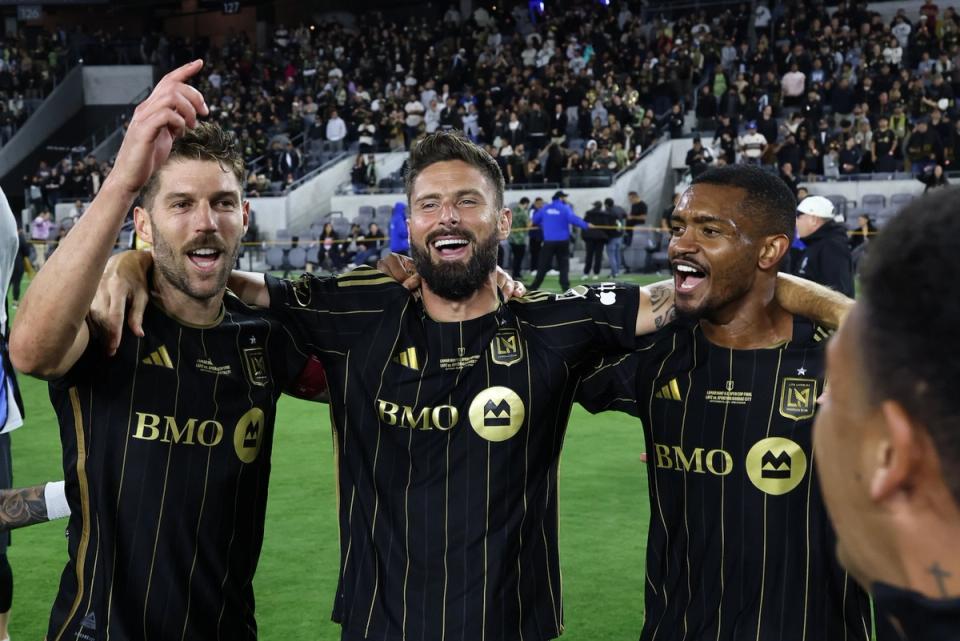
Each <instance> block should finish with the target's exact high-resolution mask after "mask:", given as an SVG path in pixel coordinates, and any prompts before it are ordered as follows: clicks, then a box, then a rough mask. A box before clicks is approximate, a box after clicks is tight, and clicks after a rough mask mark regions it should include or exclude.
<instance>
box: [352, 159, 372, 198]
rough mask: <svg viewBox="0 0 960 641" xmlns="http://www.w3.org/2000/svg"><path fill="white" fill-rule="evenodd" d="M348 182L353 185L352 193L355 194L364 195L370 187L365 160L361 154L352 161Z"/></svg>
mask: <svg viewBox="0 0 960 641" xmlns="http://www.w3.org/2000/svg"><path fill="white" fill-rule="evenodd" d="M350 182H351V183H353V191H354V193H357V194H363V193H366V191H367V188H368V187H369V186H370V184H369V180H368V176H367V158H366V156H364V155H363V154H362V153H360V154H357V157H356V158H355V159H354V161H353V168H352V169H351V170H350ZM374 182H376V181H374Z"/></svg>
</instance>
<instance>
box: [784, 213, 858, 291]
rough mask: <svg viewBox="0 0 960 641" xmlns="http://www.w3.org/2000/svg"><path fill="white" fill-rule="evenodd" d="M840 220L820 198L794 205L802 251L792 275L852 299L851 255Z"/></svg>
mask: <svg viewBox="0 0 960 641" xmlns="http://www.w3.org/2000/svg"><path fill="white" fill-rule="evenodd" d="M837 218H839V219H840V220H839V221H838V220H837ZM842 221H843V218H842V217H838V216H835V212H834V207H833V203H832V202H830V201H829V200H828V199H826V198H824V197H823V196H807V197H806V198H804V199H803V200H802V201H801V202H800V204H799V205H797V236H799V237H800V240H801V241H803V244H804V249H803V252H802V253H801V254H800V256H799V259H798V262H797V263H796V265H795V266H794V267H793V273H794V274H796V275H797V276H802V277H803V278H807V279H809V280H812V281H813V282H815V283H820V284H821V285H826V286H827V287H830V288H831V289H835V290H836V291H838V292H840V293H841V294H845V295H846V296H849V297H851V298H853V255H852V253H851V251H850V244H849V243H848V241H847V230H846V228H845V227H844V226H843V224H842Z"/></svg>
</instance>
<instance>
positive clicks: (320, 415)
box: [9, 277, 656, 641]
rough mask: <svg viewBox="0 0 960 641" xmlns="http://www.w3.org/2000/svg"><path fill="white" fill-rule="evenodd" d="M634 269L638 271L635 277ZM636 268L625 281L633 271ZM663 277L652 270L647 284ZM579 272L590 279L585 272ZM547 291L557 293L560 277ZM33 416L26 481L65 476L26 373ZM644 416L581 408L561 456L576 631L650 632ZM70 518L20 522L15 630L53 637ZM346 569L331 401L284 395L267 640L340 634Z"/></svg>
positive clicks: (266, 565) (36, 388)
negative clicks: (338, 608)
mask: <svg viewBox="0 0 960 641" xmlns="http://www.w3.org/2000/svg"><path fill="white" fill-rule="evenodd" d="M627 278H629V277H627ZM627 278H625V279H624V280H626V279H627ZM650 280H656V279H651V278H644V279H642V282H649V281H650ZM572 282H573V283H574V284H577V283H579V282H580V280H579V278H578V277H574V278H572ZM544 289H552V290H554V291H558V289H559V287H558V286H557V285H556V278H555V277H551V278H550V279H549V280H548V281H547V283H546V284H545V287H544ZM21 384H22V387H23V391H24V398H25V402H26V411H27V420H26V424H25V425H24V426H23V427H22V428H20V429H19V430H17V431H15V432H14V433H13V435H12V442H13V460H14V481H15V483H16V485H18V486H25V485H32V484H36V483H41V482H44V481H47V480H56V479H60V478H62V475H63V473H62V471H61V458H60V456H61V455H60V443H59V435H58V429H57V425H56V420H55V418H54V414H53V410H52V408H51V407H50V404H49V400H48V396H47V389H46V384H45V383H43V382H41V381H37V380H34V379H30V378H27V377H21ZM642 451H643V435H642V431H641V427H640V424H639V422H637V421H636V420H635V419H632V418H630V417H628V416H626V415H623V414H613V413H610V414H606V415H600V416H591V415H590V414H588V413H587V412H585V411H584V410H582V409H581V408H580V407H578V406H577V407H575V408H574V410H573V414H572V415H571V419H570V426H569V429H568V431H567V437H566V441H565V445H564V451H563V457H562V459H561V464H560V517H561V524H560V546H561V567H562V572H563V588H564V619H565V624H566V632H565V633H564V635H563V638H565V639H571V640H573V641H577V640H588V639H589V640H590V641H604V640H608V639H609V640H617V641H621V640H623V639H632V638H636V637H637V636H639V633H640V627H641V624H642V616H643V612H642V606H643V583H644V581H643V550H644V545H645V542H646V525H647V520H648V517H649V508H648V502H647V484H646V472H645V470H644V467H643V463H641V462H640V459H639V456H640V453H641V452H642ZM65 523H66V522H65V521H58V522H54V523H44V524H41V525H37V526H34V527H31V528H27V529H23V530H19V531H16V532H14V534H13V546H12V547H11V548H10V550H9V558H10V563H11V565H12V567H13V572H14V584H15V587H14V601H13V610H12V612H11V625H10V632H11V637H12V638H14V639H42V638H43V636H44V634H45V633H46V626H47V618H48V616H49V613H50V605H51V604H52V602H53V598H54V595H55V593H56V588H57V584H58V582H59V579H60V573H61V572H62V571H63V567H64V562H65V559H66V540H65V538H64V527H65ZM338 569H339V540H338V536H337V528H336V496H335V488H334V482H333V452H332V440H331V434H330V426H329V420H328V413H327V410H326V406H321V405H316V404H311V403H306V402H303V401H298V400H294V399H290V398H283V399H282V400H281V403H280V408H279V412H278V417H277V425H276V432H275V436H274V451H273V473H272V478H271V485H270V498H269V502H268V509H267V526H266V536H265V540H264V545H263V552H262V554H261V556H260V566H259V570H258V573H257V578H256V581H255V591H256V598H257V620H258V623H259V629H260V638H261V639H262V640H263V641H335V640H337V639H339V630H340V628H339V626H337V625H335V624H334V623H331V622H330V611H331V607H332V604H333V593H334V590H335V589H336V584H337V572H338Z"/></svg>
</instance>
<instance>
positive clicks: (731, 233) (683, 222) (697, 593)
mask: <svg viewBox="0 0 960 641" xmlns="http://www.w3.org/2000/svg"><path fill="white" fill-rule="evenodd" d="M795 210H796V201H795V199H794V197H793V195H792V194H791V192H790V191H789V190H788V189H787V188H786V186H785V185H784V184H783V183H782V181H780V180H779V179H778V178H777V177H776V176H771V175H769V174H766V173H765V172H763V171H762V170H760V169H757V168H753V167H747V166H730V167H723V168H717V169H711V170H709V171H707V172H704V173H703V174H702V175H700V176H699V177H698V178H697V179H696V180H694V181H693V184H692V185H691V186H690V188H689V189H687V191H686V192H685V193H684V194H683V195H682V197H681V199H680V201H679V203H678V205H677V207H676V209H675V210H674V214H673V217H672V219H671V231H672V238H671V241H670V248H669V255H670V262H671V265H672V267H673V271H674V283H675V286H676V307H677V312H678V314H679V319H678V321H677V322H676V323H674V324H673V325H671V326H670V327H669V328H667V329H664V330H662V331H660V332H658V333H656V334H654V335H652V336H650V337H646V338H644V339H642V340H641V341H640V344H639V345H638V346H637V349H636V351H634V352H633V353H632V354H630V355H629V356H628V357H627V358H625V359H624V358H622V357H618V358H613V359H610V358H607V359H604V361H603V362H601V363H600V364H599V365H598V367H597V368H596V369H595V370H594V372H593V373H592V374H588V375H587V376H585V377H584V380H583V385H582V386H581V388H580V391H579V394H578V400H580V401H581V402H582V403H583V404H584V405H585V406H586V407H587V408H588V409H589V410H591V411H601V410H606V409H617V410H620V411H625V412H628V413H630V414H632V415H634V416H638V417H640V418H641V420H642V422H643V425H644V428H645V430H644V431H645V439H646V447H647V472H648V477H649V494H650V500H651V520H650V526H649V536H648V540H647V567H646V579H647V580H646V595H645V622H644V627H643V631H642V633H641V635H640V638H641V639H642V640H643V641H648V640H652V639H654V638H656V639H662V640H664V641H670V640H674V639H676V640H677V641H680V640H681V639H717V640H719V641H734V640H739V639H750V640H751V641H756V640H760V641H774V640H776V641H793V640H796V641H802V640H803V639H838V638H847V639H862V640H863V641H869V639H870V634H871V627H872V625H871V619H870V607H869V602H868V599H867V597H866V595H865V593H864V592H863V591H862V590H861V589H860V588H859V587H858V586H857V585H856V583H855V582H854V581H853V580H852V579H851V578H850V577H849V576H848V575H847V574H846V572H845V571H844V570H843V569H842V568H841V567H840V566H839V565H838V564H837V563H836V560H835V558H834V555H833V554H832V550H833V540H834V538H833V532H832V530H831V528H830V525H829V522H828V520H827V517H826V513H825V510H824V507H823V502H822V498H821V496H820V491H819V487H818V485H817V483H816V479H815V477H814V476H813V462H814V461H813V452H812V450H811V437H810V428H811V424H812V419H813V416H814V411H815V402H816V398H817V394H818V393H819V392H820V391H821V390H822V389H823V381H824V373H823V372H824V349H823V346H824V339H825V338H826V337H827V335H828V333H827V331H826V330H824V329H823V328H822V327H819V326H817V325H815V324H814V323H813V322H811V321H809V320H807V319H806V318H803V317H801V316H795V315H793V314H791V313H790V312H788V311H787V310H785V309H784V308H783V307H782V306H781V305H780V304H779V303H778V302H777V300H776V299H775V297H774V290H775V286H776V282H777V278H778V275H777V273H778V265H779V264H780V261H781V260H782V259H783V257H784V255H785V254H786V253H787V251H788V249H789V246H790V239H791V238H793V230H794V225H795ZM838 304H839V305H841V306H843V305H848V304H849V303H844V302H843V301H838Z"/></svg>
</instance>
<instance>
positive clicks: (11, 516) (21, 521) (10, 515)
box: [0, 485, 48, 531]
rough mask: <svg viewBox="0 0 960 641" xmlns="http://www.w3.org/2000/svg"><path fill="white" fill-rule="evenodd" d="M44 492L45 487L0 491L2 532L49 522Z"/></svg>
mask: <svg viewBox="0 0 960 641" xmlns="http://www.w3.org/2000/svg"><path fill="white" fill-rule="evenodd" d="M43 490H44V486H43V485H35V486H33V487H24V488H16V489H12V490H0V531H7V530H12V529H14V528H18V527H23V526H25V525H33V524H34V523H42V522H43V521H46V520H48V519H47V501H46V499H45V498H44V496H43Z"/></svg>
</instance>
